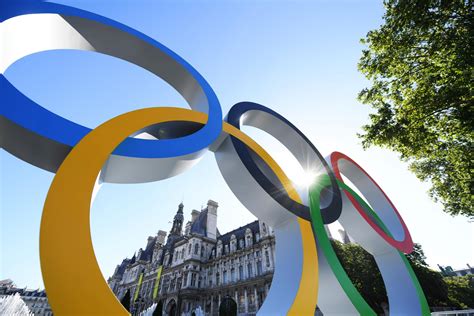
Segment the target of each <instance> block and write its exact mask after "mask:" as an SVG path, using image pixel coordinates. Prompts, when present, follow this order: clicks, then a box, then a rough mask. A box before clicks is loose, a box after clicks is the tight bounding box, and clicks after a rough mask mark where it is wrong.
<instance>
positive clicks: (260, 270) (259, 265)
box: [257, 260, 262, 275]
mask: <svg viewBox="0 0 474 316" xmlns="http://www.w3.org/2000/svg"><path fill="white" fill-rule="evenodd" d="M260 274H262V261H260V260H259V261H257V275H260Z"/></svg>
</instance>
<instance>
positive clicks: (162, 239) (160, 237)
mask: <svg viewBox="0 0 474 316" xmlns="http://www.w3.org/2000/svg"><path fill="white" fill-rule="evenodd" d="M157 237H158V238H157V239H156V242H157V243H159V244H161V245H164V243H165V239H166V232H165V231H164V230H159V231H158V234H157Z"/></svg>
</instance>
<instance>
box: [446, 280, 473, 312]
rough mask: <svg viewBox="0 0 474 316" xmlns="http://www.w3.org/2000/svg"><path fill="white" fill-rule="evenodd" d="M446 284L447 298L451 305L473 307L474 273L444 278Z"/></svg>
mask: <svg viewBox="0 0 474 316" xmlns="http://www.w3.org/2000/svg"><path fill="white" fill-rule="evenodd" d="M444 281H445V282H446V284H447V286H448V298H449V302H450V305H451V306H455V307H458V308H474V275H472V274H470V275H465V276H455V277H446V278H444Z"/></svg>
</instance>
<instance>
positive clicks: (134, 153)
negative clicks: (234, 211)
mask: <svg viewBox="0 0 474 316" xmlns="http://www.w3.org/2000/svg"><path fill="white" fill-rule="evenodd" d="M0 8H1V10H0V22H2V23H1V24H0V35H1V40H2V44H3V45H2V46H1V48H0V49H1V51H0V55H1V56H2V58H1V59H0V92H1V93H0V96H1V99H0V104H1V106H0V134H2V138H1V139H0V146H1V147H3V148H5V149H6V150H7V151H9V152H10V153H12V154H14V155H15V156H17V157H19V158H21V159H23V160H25V161H28V162H30V163H32V164H33V165H36V166H38V167H40V168H43V169H46V170H49V171H52V172H55V171H56V170H57V168H58V167H59V165H60V164H61V162H62V161H63V160H64V158H65V157H66V155H67V154H68V152H69V151H70V150H71V148H72V147H74V146H75V145H76V144H77V143H78V142H79V141H80V140H81V139H82V138H83V137H84V136H85V135H86V134H87V133H89V132H90V129H89V128H87V127H84V126H81V125H79V124H76V123H74V122H72V121H69V120H67V119H65V118H63V117H60V116H58V115H56V114H54V113H52V112H50V111H48V110H46V109H45V108H43V107H41V106H40V105H38V104H37V103H35V102H34V101H33V100H31V99H29V98H28V97H27V96H25V95H24V94H23V93H21V92H20V91H19V90H18V89H16V88H15V87H14V86H13V85H12V84H11V83H10V82H9V81H8V79H7V77H6V76H5V75H4V74H3V73H4V72H5V71H6V70H7V69H8V67H9V66H10V65H11V64H13V63H14V62H15V61H17V60H19V59H21V58H23V57H25V56H28V55H30V54H33V53H37V52H42V51H47V50H54V49H75V50H85V51H93V52H99V53H103V54H106V55H111V56H114V57H117V58H120V59H123V60H126V61H129V62H131V63H134V64H136V65H138V66H140V67H142V68H144V69H146V70H149V71H150V72H152V73H154V74H156V75H157V76H159V77H160V78H162V79H163V80H165V81H166V82H168V83H169V84H170V85H171V86H172V87H173V88H174V89H176V90H177V91H178V92H179V93H180V94H181V96H183V98H184V99H185V100H186V101H187V103H188V104H189V105H190V107H191V108H192V109H194V110H198V111H202V112H205V113H208V115H209V116H208V121H207V123H206V124H205V125H204V126H203V127H202V128H201V129H200V130H198V131H196V132H195V133H193V134H191V135H187V136H184V137H180V138H177V139H173V140H166V139H165V140H162V141H160V142H156V141H153V140H146V139H138V138H127V139H126V140H124V142H123V143H122V144H120V146H118V147H117V148H116V150H115V151H114V154H113V155H112V156H111V158H110V159H109V161H108V164H107V170H106V171H104V172H103V173H102V174H103V178H102V180H103V181H106V182H117V183H135V182H147V181H154V180H159V179H163V178H166V177H167V176H169V175H170V174H171V175H173V174H177V173H180V172H182V171H184V170H185V169H186V167H187V166H188V165H191V164H192V163H193V162H194V161H195V160H196V159H197V158H199V157H200V156H201V155H202V154H203V151H202V150H203V149H205V148H207V147H208V146H209V145H210V144H211V143H213V142H214V140H215V139H216V138H217V137H218V136H219V134H220V132H221V130H222V110H221V107H220V104H219V101H218V99H217V97H216V95H215V93H214V91H213V90H212V88H211V87H210V86H209V84H208V83H207V82H206V80H205V79H204V78H203V77H202V76H201V75H200V74H199V73H198V72H197V71H196V70H195V69H194V68H193V67H192V66H191V65H189V64H188V63H187V62H186V61H185V60H184V59H182V58H181V57H179V56H178V55H177V54H175V53H174V52H172V51H171V50H170V49H168V48H167V47H165V46H164V45H162V44H161V43H159V42H157V41H156V40H154V39H152V38H150V37H148V36H147V35H145V34H143V33H140V32H138V31H136V30H134V29H132V28H130V27H128V26H126V25H123V24H121V23H119V22H116V21H113V20H111V19H108V18H106V17H103V16H101V15H98V14H94V13H91V12H88V11H84V10H81V9H77V8H74V7H69V6H65V5H61V4H55V3H49V2H43V1H28V0H27V1H7V2H2V4H1V6H0ZM155 135H156V136H157V137H159V133H157V134H155ZM19 139H20V140H21V141H18V140H19ZM157 158H164V159H157ZM160 167H161V168H160ZM164 170H167V172H168V173H166V172H165V171H164Z"/></svg>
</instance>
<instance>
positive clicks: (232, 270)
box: [230, 268, 235, 282]
mask: <svg viewBox="0 0 474 316" xmlns="http://www.w3.org/2000/svg"><path fill="white" fill-rule="evenodd" d="M230 281H231V282H235V269H234V268H232V269H230Z"/></svg>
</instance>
